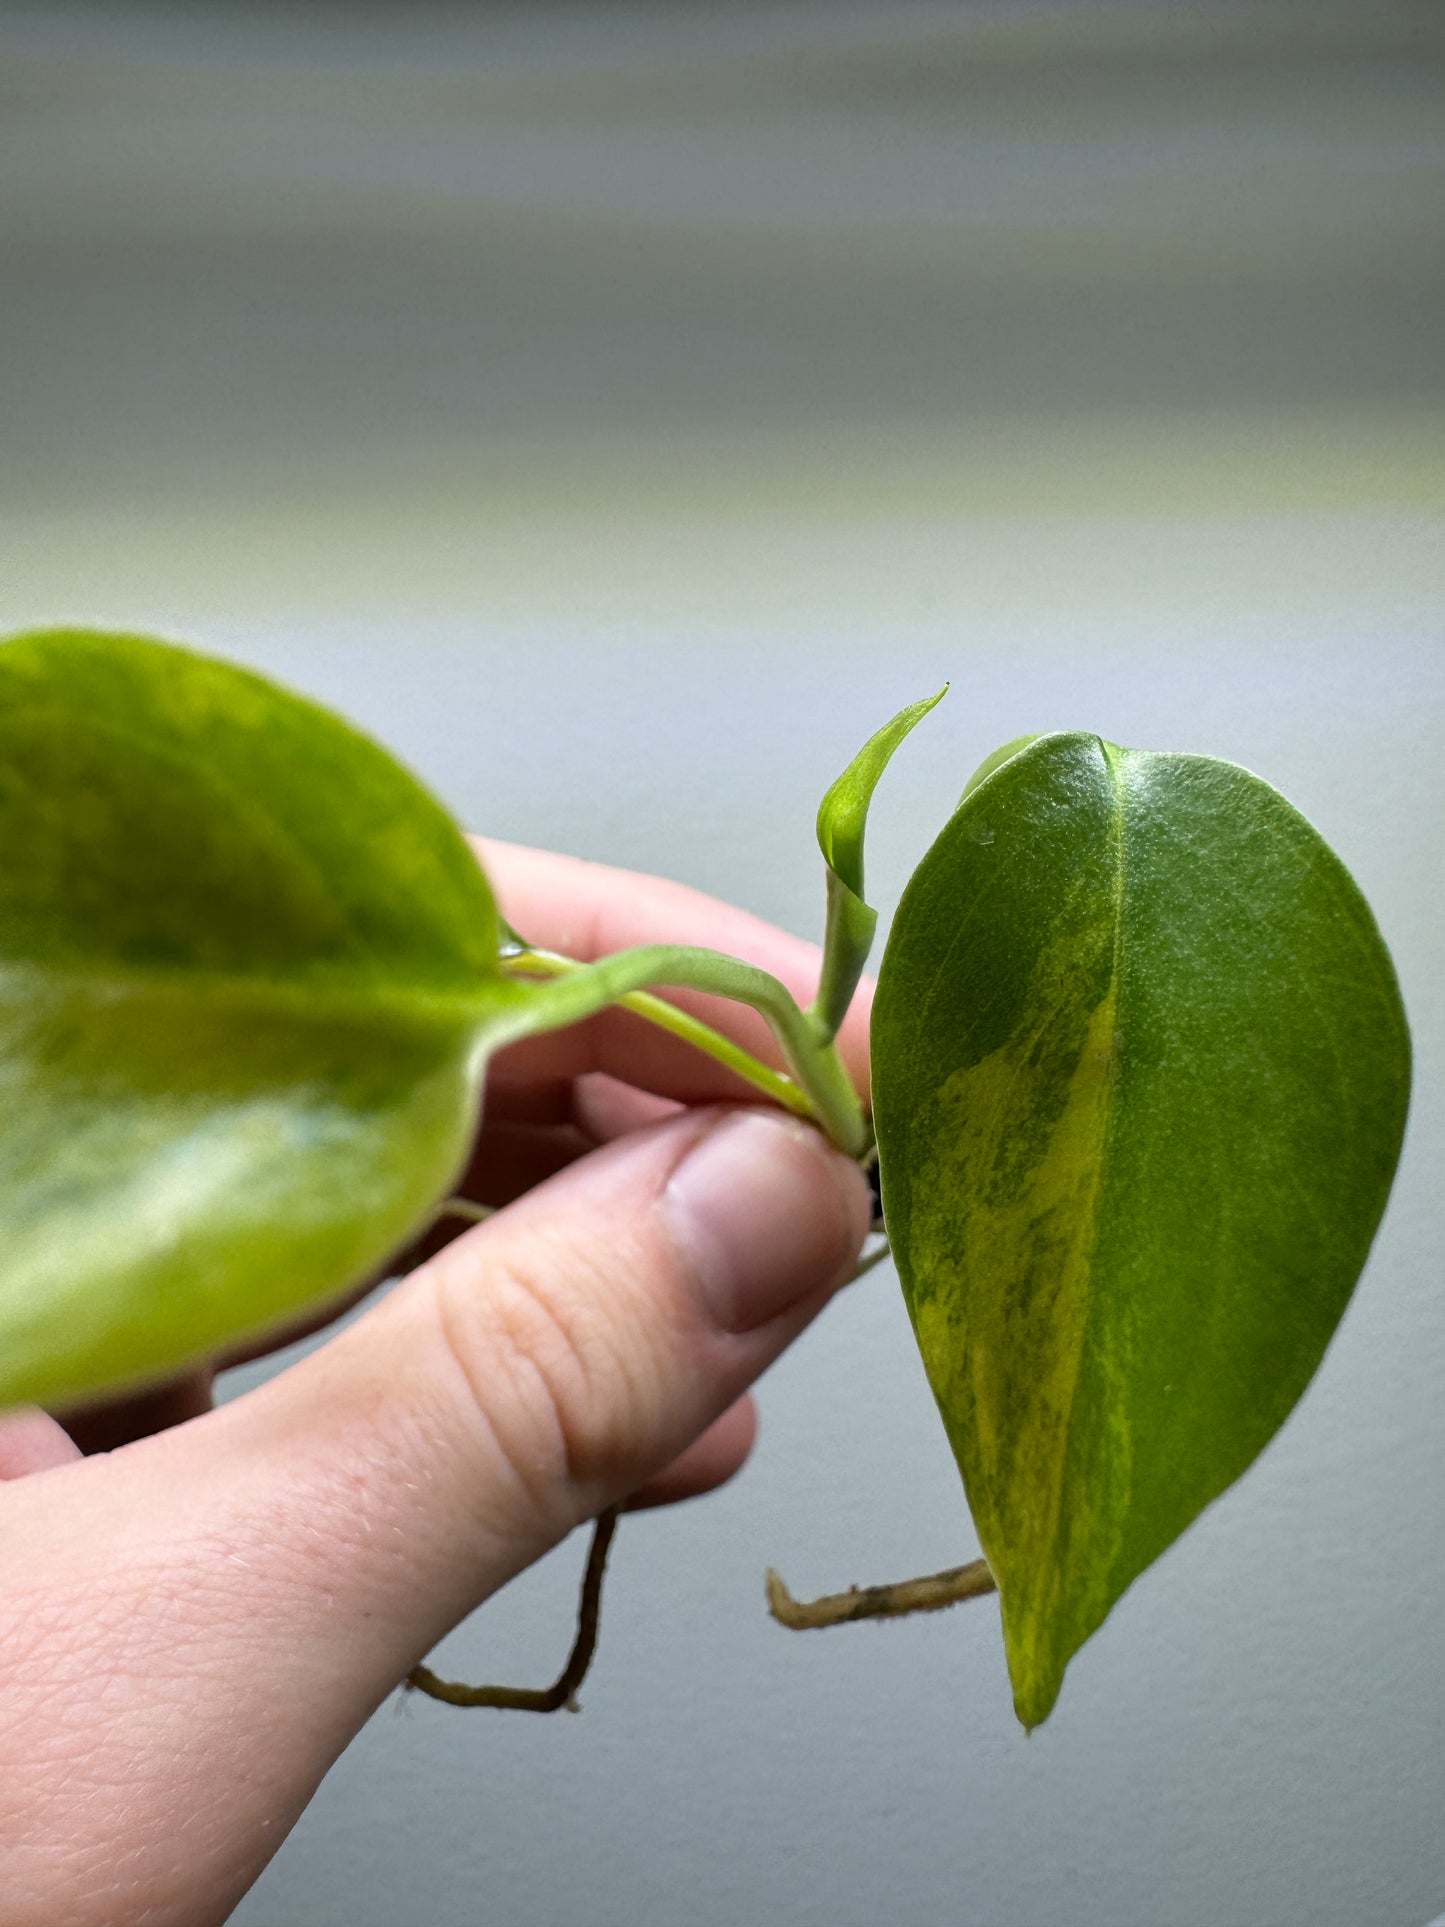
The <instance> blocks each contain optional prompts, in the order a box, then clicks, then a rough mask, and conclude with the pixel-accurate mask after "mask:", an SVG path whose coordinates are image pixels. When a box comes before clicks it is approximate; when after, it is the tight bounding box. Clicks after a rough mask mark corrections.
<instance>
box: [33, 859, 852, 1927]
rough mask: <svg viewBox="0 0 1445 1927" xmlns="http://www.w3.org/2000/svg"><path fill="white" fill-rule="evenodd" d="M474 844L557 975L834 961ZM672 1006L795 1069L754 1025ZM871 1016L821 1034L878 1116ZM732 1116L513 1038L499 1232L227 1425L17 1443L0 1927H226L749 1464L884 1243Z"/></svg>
mask: <svg viewBox="0 0 1445 1927" xmlns="http://www.w3.org/2000/svg"><path fill="white" fill-rule="evenodd" d="M481 848H482V850H483V854H484V857H485V861H486V864H487V868H488V871H489V873H490V875H491V876H492V878H493V881H494V883H495V886H496V888H497V893H498V897H499V899H500V901H501V903H502V906H503V909H504V911H505V912H506V914H507V916H508V917H509V918H510V919H511V921H512V922H513V923H514V924H515V925H516V926H517V927H518V928H519V929H521V930H523V931H525V932H526V933H527V935H528V937H529V939H530V940H531V941H533V942H535V943H537V944H539V945H541V946H544V947H546V948H549V949H553V950H558V951H562V952H565V953H567V954H568V955H571V956H574V957H578V958H582V959H590V958H593V957H596V956H601V955H605V954H607V953H609V952H611V951H614V950H619V949H622V948H625V947H627V946H630V945H632V944H639V943H649V942H658V941H667V942H676V943H690V944H699V945H705V946H709V947H712V948H714V949H718V950H723V951H727V952H730V953H732V954H734V955H736V956H739V957H742V958H744V959H746V960H748V961H749V962H752V963H756V964H759V965H761V966H762V967H763V968H765V969H767V970H769V971H771V972H772V973H773V974H774V975H775V976H777V977H779V978H781V979H782V980H783V982H784V983H786V984H787V985H788V987H789V988H790V989H791V990H792V992H793V994H794V995H795V996H796V997H798V998H799V1000H800V1001H804V1002H806V1001H807V1000H808V999H809V998H810V997H811V996H812V994H813V991H814V988H815V986H816V983H817V975H818V965H819V955H818V952H817V951H816V950H815V949H814V948H813V947H812V946H811V945H808V944H804V943H801V942H799V941H797V940H796V939H794V938H791V937H788V936H785V935H783V934H782V933H781V932H779V931H777V930H774V929H772V928H771V927H770V926H768V925H765V924H762V923H760V922H758V921H757V920H756V919H755V918H752V917H749V916H747V915H745V914H744V913H743V912H741V911H738V910H733V909H730V908H728V907H727V906H725V905H723V904H720V903H717V902H715V901H712V900H710V899H708V898H705V897H702V896H699V895H698V894H696V893H695V892H693V891H689V890H685V889H683V888H681V887H680V886H678V885H675V884H671V883H664V882H660V881H658V880H656V879H652V878H640V877H636V876H631V875H627V874H625V873H622V872H618V871H611V870H605V869H602V868H600V867H598V866H596V865H591V864H583V863H579V862H576V861H574V860H573V859H569V858H565V857H557V856H550V855H546V854H543V853H540V852H536V851H529V850H522V849H518V848H515V847H512V846H507V845H502V844H494V843H488V844H485V845H483V846H481ZM679 1001H686V1002H688V1003H689V1004H690V1007H691V1008H693V1009H694V1010H696V1011H697V1012H698V1014H700V1015H703V1016H705V1017H706V1018H707V1020H708V1021H709V1022H711V1023H713V1024H714V1025H716V1026H717V1027H718V1028H720V1029H722V1030H725V1031H726V1032H727V1033H728V1034H729V1035H731V1036H733V1037H734V1038H736V1039H737V1041H739V1042H740V1043H742V1044H744V1045H745V1046H746V1047H747V1049H749V1050H750V1051H753V1052H755V1053H756V1054H757V1055H758V1056H759V1057H761V1058H764V1059H766V1060H767V1061H768V1062H770V1063H776V1062H777V1057H776V1052H775V1051H774V1049H773V1047H772V1045H771V1043H770V1040H769V1036H768V1032H767V1029H766V1026H765V1025H764V1024H763V1023H762V1021H761V1020H760V1019H757V1018H755V1017H754V1016H753V1015H752V1013H750V1012H748V1011H745V1010H740V1009H738V1008H736V1007H732V1006H727V1005H723V1004H719V1003H717V1002H716V1001H714V1000H711V999H704V998H693V999H679ZM866 1003H867V994H866V986H865V989H864V992H863V994H862V995H860V997H859V998H858V999H857V1001H856V1002H855V1005H854V1008H853V1011H852V1012H851V1013H850V1016H849V1019H848V1022H847V1024H846V1025H845V1027H844V1029H843V1031H842V1032H841V1033H840V1038H839V1043H840V1047H841V1050H842V1054H843V1057H844V1061H845V1063H846V1064H847V1066H848V1068H849V1070H850V1072H851V1073H852V1075H853V1076H854V1078H855V1080H856V1081H857V1082H858V1083H859V1085H860V1088H862V1089H863V1090H864V1091H865V1093H866V1077H867V1039H866ZM749 1100H750V1094H749V1092H748V1090H747V1088H746V1087H745V1086H744V1085H742V1084H741V1083H740V1082H739V1081H738V1080H737V1079H736V1078H735V1077H734V1076H733V1075H732V1074H731V1073H730V1072H727V1071H725V1070H724V1069H723V1068H722V1067H721V1066H719V1065H718V1064H716V1063H714V1062H712V1061H711V1060H710V1059H708V1058H705V1057H703V1056H701V1055H699V1054H698V1053H696V1052H695V1051H693V1050H691V1049H690V1048H689V1047H688V1046H686V1045H685V1044H683V1043H681V1042H679V1041H678V1040H677V1039H674V1038H671V1037H668V1036H666V1035H665V1034H663V1033H661V1032H659V1031H655V1030H651V1029H649V1028H648V1027H647V1026H646V1025H644V1024H643V1023H642V1022H641V1021H640V1020H639V1019H637V1018H636V1017H633V1016H631V1015H629V1014H627V1013H624V1012H607V1013H604V1015H603V1016H601V1017H599V1018H596V1019H594V1020H593V1021H592V1022H590V1023H589V1024H587V1025H585V1026H581V1027H579V1028H577V1029H575V1030H572V1031H564V1032H558V1033H555V1034H553V1035H551V1036H548V1037H545V1038H541V1039H537V1040H534V1041H532V1042H529V1043H527V1044H524V1045H519V1046H517V1047H515V1048H514V1049H513V1050H511V1051H510V1052H508V1053H506V1054H504V1056H503V1057H501V1058H499V1059H498V1060H497V1062H496V1064H495V1065H494V1066H493V1069H492V1074H491V1077H490V1079H489V1083H488V1095H487V1107H486V1117H485V1122H484V1125H483V1129H482V1132H481V1135H480V1138H479V1140H478V1146H477V1157H476V1161H475V1164H474V1166H473V1171H472V1173H471V1181H470V1182H469V1184H468V1186H467V1189H468V1190H469V1192H470V1195H472V1196H473V1197H475V1198H477V1199H479V1200H481V1201H482V1202H484V1203H487V1204H492V1205H497V1206H503V1207H505V1208H504V1209H501V1210H499V1211H498V1212H497V1214H496V1215H495V1216H494V1217H493V1218H491V1219H489V1220H488V1221H487V1222H486V1223H484V1224H482V1225H479V1226H477V1227H475V1228H474V1229H471V1230H468V1231H466V1232H465V1233H464V1235H462V1236H460V1237H456V1238H454V1239H453V1240H452V1242H450V1243H448V1244H446V1245H445V1247H444V1248H443V1249H441V1250H440V1251H437V1252H435V1253H434V1254H433V1255H431V1256H430V1257H428V1258H425V1260H424V1262H422V1263H421V1264H420V1265H419V1267H418V1268H417V1269H415V1270H414V1271H412V1272H411V1274H410V1275H409V1277H408V1278H407V1279H406V1280H405V1282H404V1283H403V1284H401V1285H400V1286H399V1287H397V1288H396V1289H395V1290H394V1291H393V1292H391V1293H390V1294H389V1295H387V1296H386V1297H385V1298H384V1299H382V1300H381V1301H380V1302H379V1303H378V1304H376V1305H375V1306H374V1307H372V1308H370V1309H368V1310H367V1311H365V1312H364V1313H363V1314H362V1315H361V1317H360V1318H358V1319H357V1320H356V1321H355V1322H354V1323H352V1324H351V1325H349V1326H348V1327H347V1328H346V1329H345V1330H344V1331H342V1332H340V1333H339V1334H337V1335H336V1336H334V1337H333V1338H331V1339H330V1340H329V1341H328V1342H327V1343H326V1344H325V1345H323V1346H322V1347H320V1349H318V1350H316V1351H314V1352H312V1353H311V1354H310V1355H309V1356H307V1357H306V1358H304V1359H303V1360H302V1361H301V1362H300V1363H299V1364H296V1365H293V1366H291V1367H290V1368H289V1369H288V1370H286V1371H284V1372H282V1373H281V1374H279V1375H278V1376H276V1377H274V1378H272V1379H271V1380H269V1381H268V1382H267V1383H266V1384H265V1385H263V1386H262V1387H260V1388H259V1389H258V1390H256V1391H253V1392H251V1393H249V1394H247V1395H246V1396H245V1397H242V1398H239V1399H236V1400H234V1401H233V1402H231V1403H229V1404H227V1405H224V1406H222V1407H220V1408H218V1409H215V1410H212V1409H210V1376H209V1374H206V1373H202V1374H198V1375H196V1376H195V1377H194V1378H192V1379H189V1380H187V1381H185V1382H184V1383H181V1384H177V1385H171V1386H167V1387H164V1388H159V1389H157V1390H155V1391H153V1392H151V1393H150V1394H148V1395H146V1396H144V1397H136V1398H133V1399H129V1400H126V1401H121V1402H116V1403H113V1404H111V1405H109V1406H107V1407H104V1408H101V1409H97V1410H93V1411H91V1412H88V1413H85V1414H73V1415H63V1416H65V1418H66V1423H65V1424H62V1423H60V1422H58V1421H57V1419H55V1418H52V1417H50V1416H48V1415H46V1414H43V1413H39V1412H23V1413H11V1414H7V1415H4V1416H0V1479H3V1480H4V1481H5V1483H4V1484H3V1486H0V1571H3V1573H4V1574H5V1581H4V1585H3V1588H0V1680H3V1693H0V1704H3V1706H4V1709H5V1717H4V1719H3V1721H0V1840H3V1841H4V1842H5V1852H4V1855H3V1859H0V1927H33V1923H35V1922H37V1921H40V1920H44V1921H45V1922H47V1923H50V1927H117V1923H125V1927H170V1924H171V1923H175V1927H181V1923H184V1927H206V1923H211V1922H220V1921H224V1920H225V1919H226V1917H227V1915H228V1914H229V1913H230V1912H231V1910H232V1909H233V1908H234V1907H235V1905H236V1903H237V1902H238V1901H239V1899H240V1898H241V1897H242V1895H243V1894H244V1893H245V1892H246V1890H247V1889H248V1888H249V1887H250V1886H251V1884H252V1883H253V1882H254V1881H255V1879H256V1878H257V1876H258V1874H259V1873H260V1872H261V1870H262V1868H263V1867H264V1866H265V1865H266V1863H267V1861H268V1860H269V1859H270V1858H271V1856H272V1855H273V1854H274V1853H275V1851H276V1849H277V1847H278V1846H279V1845H280V1844H281V1842H282V1840H283V1839H284V1838H285V1836H286V1833H287V1831H288V1830H289V1829H290V1827H291V1826H292V1825H293V1824H294V1822H295V1821H296V1819H297V1817H298V1816H299V1815H300V1813H301V1812H302V1810H303V1808H304V1807H305V1805H306V1803H307V1801H308V1800H309V1799H310V1797H311V1795H312V1794H313V1793H314V1792H315V1790H316V1788H317V1786H318V1785H319V1783H320V1781H321V1779H322V1777H323V1776H324V1775H325V1773H326V1772H327V1770H328V1768H329V1767H330V1766H331V1764H332V1763H333V1761H334V1760H335V1759H336V1758H337V1756H338V1755H339V1754H340V1753H341V1751H342V1749H343V1748H344V1747H345V1746H346V1745H347V1743H348V1741H349V1740H350V1739H351V1738H352V1737H353V1735H354V1734H355V1733H356V1732H357V1731H358V1730H359V1728H360V1727H361V1726H362V1724H363V1723H364V1722H365V1720H366V1719H367V1718H368V1717H369V1716H370V1714H371V1713H372V1712H373V1711H374V1710H375V1708H376V1707H377V1706H378V1704H379V1703H380V1702H381V1701H382V1700H384V1699H385V1698H386V1696H387V1695H388V1694H389V1693H391V1692H393V1691H395V1689H396V1688H397V1686H398V1684H399V1683H400V1681H402V1680H403V1679H404V1678H405V1676H406V1674H407V1673H408V1671H409V1670H410V1669H411V1668H412V1667H413V1666H414V1665H416V1664H417V1663H418V1662H419V1661H420V1660H422V1659H424V1658H425V1657H426V1655H427V1654H428V1653H429V1652H430V1650H431V1649H432V1647H433V1646H435V1644H436V1643H437V1641H438V1640H439V1639H441V1638H442V1636H443V1635H444V1634H445V1633H446V1632H448V1631H449V1630H450V1629H451V1628H452V1627H453V1626H454V1625H456V1624H457V1623H458V1621H460V1620H461V1619H462V1618H464V1617H465V1616H466V1615H467V1614H468V1613H470V1612H471V1611H472V1610H473V1609H474V1608H475V1607H477V1606H478V1605H480V1604H481V1603H482V1602H483V1601H484V1600H485V1599H486V1598H488V1597H489V1596H490V1595H491V1594H492V1593H494V1592H496V1591H497V1590H498V1589H499V1588H500V1587H501V1586H503V1585H505V1584H506V1582H507V1581H508V1580H509V1579H511V1578H513V1577H514V1576H515V1575H516V1574H517V1573H518V1572H520V1571H521V1570H522V1569H523V1568H524V1567H526V1566H527V1565H529V1564H531V1563H532V1562H533V1561H534V1560H536V1559H538V1558H539V1557H540V1556H541V1555H542V1554H543V1553H544V1552H546V1551H547V1550H548V1549H549V1548H551V1547H552V1546H554V1545H556V1544H557V1543H558V1542H559V1541H560V1540H561V1539H563V1538H565V1537H566V1536H567V1534H568V1533H570V1532H571V1531H572V1530H573V1529H574V1528H575V1527H577V1526H578V1525H580V1524H582V1523H583V1522H584V1521H586V1520H588V1519H590V1518H593V1517H594V1516H595V1515H596V1514H597V1513H598V1512H600V1511H601V1510H603V1509H604V1508H605V1507H607V1506H610V1505H613V1504H616V1503H618V1502H620V1501H623V1500H628V1501H629V1502H630V1503H633V1504H638V1503H657V1502H662V1501H665V1500H670V1499H677V1498H685V1497H688V1496H691V1495H693V1494H695V1493H700V1492H703V1491H706V1490H708V1489H709V1488H711V1487H713V1486H715V1485H718V1484H720V1483H721V1482H722V1481H723V1480H725V1479H727V1478H729V1477H730V1476H731V1475H732V1474H733V1473H734V1472H735V1471H736V1470H737V1469H738V1467H739V1466H740V1465H741V1463H742V1462H743V1460H744V1458H745V1457H746V1455H747V1453H748V1450H749V1448H750V1446H751V1443H752V1438H753V1430H754V1424H755V1419H754V1412H753V1407H752V1403H751V1400H750V1399H749V1397H748V1396H747V1388H748V1387H749V1385H751V1384H752V1382H753V1381H754V1380H755V1379H756V1378H757V1377H758V1375H759V1374H760V1373H761V1372H763V1371H764V1370H765V1369H766V1368H767V1366H768V1365H770V1364H771V1363H772V1361H773V1360H774V1359H775V1358H776V1357H777V1356H778V1355H779V1353H780V1352H781V1351H782V1350H783V1349H784V1348H785V1347H786V1346H787V1345H788V1344H789V1343H791V1341H792V1340H793V1339H794V1338H795V1337H797V1335H798V1334H799V1333H800V1332H801V1331H802V1330H803V1328H804V1327H805V1326H806V1325H807V1324H808V1322H809V1321H810V1320H811V1319H812V1318H813V1317H814V1316H815V1315H816V1314H817V1313H818V1312H819V1311H820V1310H821V1309H822V1308H823V1306H824V1305H825V1304H826V1303H827V1301H828V1299H829V1298H830V1296H831V1295H832V1294H833V1292H834V1291H836V1290H837V1288H838V1287H839V1285H840V1284H842V1282H843V1281H844V1280H845V1279H846V1278H847V1277H848V1276H849V1273H850V1271H851V1269H852V1267H853V1264H854V1261H855V1259H856V1257H857V1254H858V1250H859V1247H860V1245H861V1243H862V1241H863V1238H864V1236H865V1233H866V1231H867V1227H868V1220H869V1215H870V1207H869V1201H868V1191H867V1187H866V1185H865V1183H864V1181H863V1180H862V1178H861V1177H860V1175H859V1173H858V1171H857V1169H856V1168H855V1167H854V1166H853V1165H852V1164H850V1163H849V1162H848V1160H847V1159H846V1158H844V1157H842V1156H840V1155H839V1154H838V1153H836V1152H834V1151H832V1150H830V1149H829V1148H828V1147H827V1146H826V1144H825V1143H824V1141H823V1139H822V1138H821V1136H820V1135H819V1134H818V1133H817V1132H816V1131H813V1130H812V1129H811V1128H810V1127H809V1126H807V1125H805V1124H802V1123H799V1122H797V1121H795V1120H790V1119H787V1118H785V1117H783V1116H782V1114H781V1113H779V1112H777V1111H775V1110H770V1109H769V1108H768V1107H767V1106H765V1105H759V1104H754V1103H752V1102H750V1101H749ZM294 1335H295V1334H294V1333H293V1334H288V1336H294ZM82 1445H83V1446H84V1447H85V1449H86V1450H87V1451H88V1452H90V1453H91V1454H92V1456H82V1449H81V1448H82ZM103 1448H113V1449H103ZM560 1657H561V1656H560V1655H559V1659H560ZM429 1717H436V1718H473V1719H478V1720H503V1721H505V1720H507V1719H518V1718H524V1717H532V1716H530V1715H522V1714H508V1713H496V1712H482V1713H473V1714H454V1713H451V1712H449V1711H447V1710H444V1709H442V1708H435V1709H432V1711H431V1713H430V1714H429ZM493 1743H499V1742H495V1741H494V1742H493Z"/></svg>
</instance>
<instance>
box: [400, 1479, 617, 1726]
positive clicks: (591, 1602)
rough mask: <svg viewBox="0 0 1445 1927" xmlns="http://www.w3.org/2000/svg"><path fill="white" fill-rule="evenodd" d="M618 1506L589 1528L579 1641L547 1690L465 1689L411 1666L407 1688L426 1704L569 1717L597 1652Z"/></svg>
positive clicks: (489, 1687)
mask: <svg viewBox="0 0 1445 1927" xmlns="http://www.w3.org/2000/svg"><path fill="white" fill-rule="evenodd" d="M618 1511H619V1508H618V1507H617V1506H615V1505H614V1506H609V1507H608V1508H607V1510H606V1511H605V1512H603V1513H600V1514H599V1515H598V1518H597V1522H596V1524H595V1525H594V1526H593V1528H592V1544H591V1546H590V1548H589V1549H588V1553H587V1570H586V1571H585V1572H584V1573H583V1575H582V1594H581V1597H580V1599H579V1600H578V1602H577V1637H576V1639H575V1640H574V1641H573V1642H572V1651H571V1652H570V1653H569V1654H568V1655H567V1664H566V1665H565V1666H564V1667H563V1668H562V1671H561V1672H560V1673H559V1674H558V1675H557V1678H556V1679H555V1680H553V1682H552V1684H551V1685H550V1686H464V1685H462V1684H461V1683H460V1682H459V1681H457V1680H450V1679H441V1678H439V1677H438V1675H437V1674H435V1673H434V1672H433V1671H432V1670H431V1668H430V1667H429V1666H414V1667H413V1668H412V1670H411V1672H410V1673H408V1675H407V1679H406V1684H407V1685H408V1687H410V1688H412V1689H413V1690H414V1691H415V1692H418V1693H425V1694H426V1695H427V1696H428V1697H429V1698H430V1699H434V1700H444V1701H445V1702H446V1704H447V1705H448V1706H498V1707H503V1708H505V1709H507V1710H508V1711H511V1712H516V1713H560V1712H561V1711H562V1709H563V1708H564V1707H565V1708H566V1709H567V1711H568V1712H569V1713H575V1712H576V1711H577V1710H578V1708H577V1701H576V1694H577V1689H578V1687H579V1686H581V1684H582V1682H583V1680H584V1679H585V1678H586V1677H587V1668H588V1667H589V1666H590V1665H591V1664H592V1655H593V1654H594V1653H595V1652H596V1650H597V1624H598V1617H599V1613H600V1610H601V1605H602V1574H603V1571H604V1569H605V1567H606V1565H607V1549H608V1547H609V1546H610V1545H611V1543H612V1535H613V1533H614V1532H615V1531H616V1530H617V1514H618Z"/></svg>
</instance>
